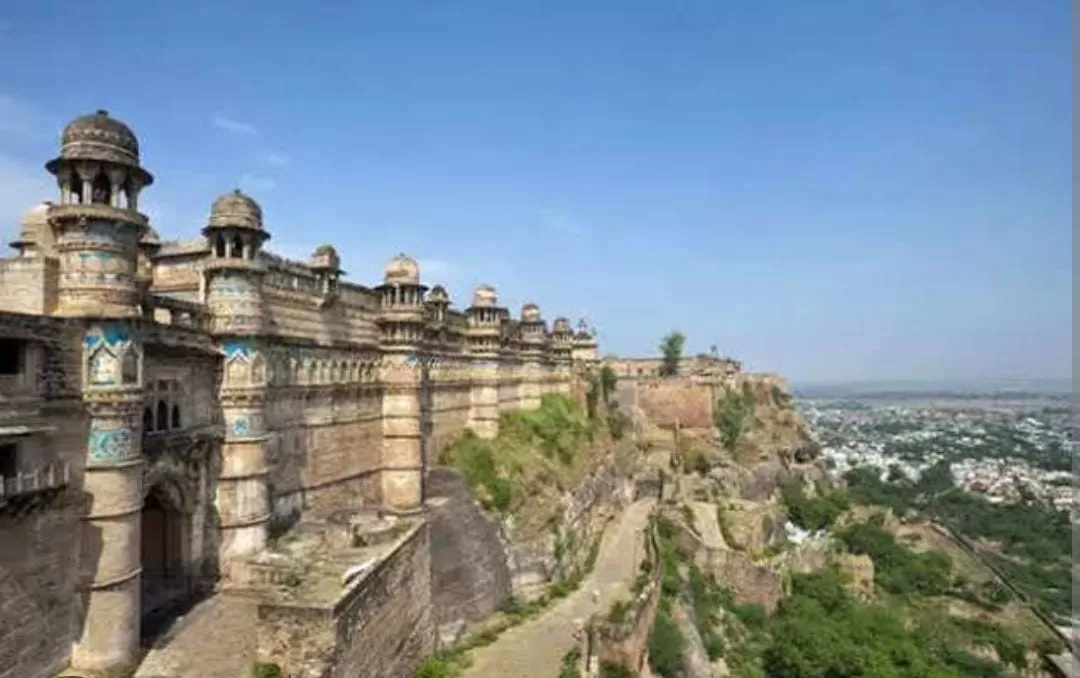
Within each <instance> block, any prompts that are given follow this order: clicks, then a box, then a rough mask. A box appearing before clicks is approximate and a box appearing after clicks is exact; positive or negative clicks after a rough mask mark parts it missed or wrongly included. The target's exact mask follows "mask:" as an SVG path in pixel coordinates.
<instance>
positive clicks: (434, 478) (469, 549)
mask: <svg viewBox="0 0 1080 678" xmlns="http://www.w3.org/2000/svg"><path fill="white" fill-rule="evenodd" d="M428 492H429V493H430V496H431V497H432V498H433V499H432V501H433V505H434V506H435V509H434V510H433V511H432V513H431V522H430V524H431V602H432V606H433V608H434V617H435V623H436V624H437V625H438V626H439V627H440V630H441V632H440V635H442V636H443V637H444V638H446V639H448V640H450V641H452V640H453V639H455V638H457V637H459V636H460V635H461V633H462V632H463V631H464V628H465V627H466V626H467V625H468V624H469V623H471V622H477V621H480V620H481V619H483V618H484V617H486V616H488V615H490V614H491V613H493V612H495V611H496V610H498V609H499V608H500V607H501V606H502V605H503V604H504V603H505V602H506V601H507V600H509V598H510V595H511V593H512V588H511V577H510V569H509V567H508V566H507V554H506V544H505V537H504V535H503V533H502V528H501V526H500V525H499V524H498V523H497V522H496V521H494V520H492V519H490V518H488V516H487V515H486V514H485V513H484V511H483V509H482V508H481V507H480V506H479V505H478V504H477V503H476V502H475V501H474V500H473V498H472V496H471V495H470V494H469V488H468V485H467V483H466V481H465V477H464V476H463V475H462V474H461V472H459V471H457V470H456V469H452V468H447V467H437V468H433V469H431V472H430V473H429V475H428Z"/></svg>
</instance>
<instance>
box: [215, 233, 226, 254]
mask: <svg viewBox="0 0 1080 678" xmlns="http://www.w3.org/2000/svg"><path fill="white" fill-rule="evenodd" d="M214 256H216V257H219V258H224V257H225V237H224V236H221V235H216V236H214Z"/></svg>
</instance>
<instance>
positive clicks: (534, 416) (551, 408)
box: [439, 394, 610, 529]
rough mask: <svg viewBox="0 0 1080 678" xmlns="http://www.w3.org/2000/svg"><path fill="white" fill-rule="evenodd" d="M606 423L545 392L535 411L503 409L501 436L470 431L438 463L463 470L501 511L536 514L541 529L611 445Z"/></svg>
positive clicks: (485, 502) (474, 490) (477, 491)
mask: <svg viewBox="0 0 1080 678" xmlns="http://www.w3.org/2000/svg"><path fill="white" fill-rule="evenodd" d="M601 430H604V431H606V427H604V426H602V425H599V426H598V424H597V422H596V421H594V420H593V419H590V418H589V416H588V414H587V412H586V411H585V410H583V409H582V408H581V407H579V406H578V405H577V404H575V403H574V402H573V401H572V400H571V399H570V398H568V397H567V396H564V395H558V394H548V395H545V396H544V397H543V398H542V400H541V403H540V407H539V408H538V409H536V410H531V411H514V412H504V413H503V414H502V416H501V417H500V420H499V435H498V437H497V438H495V439H494V440H481V439H480V438H478V437H477V436H476V435H475V434H473V433H472V432H466V433H465V434H464V435H463V436H462V437H461V438H459V439H458V440H457V441H455V442H454V443H453V444H451V445H449V446H448V447H447V448H446V450H445V451H444V452H443V454H442V456H441V457H440V460H439V462H440V463H441V464H444V465H448V466H453V467H455V468H457V469H459V470H460V471H461V472H462V473H464V474H465V477H466V479H467V481H468V483H469V488H470V490H471V491H472V493H473V495H474V496H475V497H476V498H477V500H478V501H480V502H481V503H482V504H483V505H484V507H485V508H486V509H488V510H491V511H494V512H497V513H498V514H500V515H503V516H507V515H511V514H513V515H516V516H525V517H536V514H539V513H544V515H543V516H542V519H540V520H539V522H537V523H536V524H535V525H533V527H534V528H536V529H539V528H542V527H543V526H544V525H545V524H546V523H545V521H546V520H548V519H550V518H551V515H549V514H547V513H545V512H544V511H542V510H540V511H538V510H537V509H544V508H547V509H552V510H553V509H554V508H556V505H557V504H558V502H557V501H553V500H554V499H555V498H556V497H557V495H558V494H560V493H561V492H563V491H565V490H566V489H567V488H569V487H571V486H573V485H574V484H575V483H577V482H579V481H580V480H581V479H582V478H583V477H584V476H585V475H586V474H587V473H588V472H589V471H591V470H592V469H593V468H595V466H596V464H597V462H598V461H599V459H600V458H602V457H603V456H604V455H605V454H606V453H607V452H608V451H609V449H610V445H605V444H604V443H605V440H604V437H603V436H600V435H598V433H599V432H601Z"/></svg>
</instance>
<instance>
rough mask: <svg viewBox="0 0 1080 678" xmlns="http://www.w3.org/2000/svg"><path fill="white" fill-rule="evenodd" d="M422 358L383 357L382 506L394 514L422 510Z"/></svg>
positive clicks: (381, 373) (404, 356)
mask: <svg viewBox="0 0 1080 678" xmlns="http://www.w3.org/2000/svg"><path fill="white" fill-rule="evenodd" d="M421 369H422V368H421V364H420V360H419V358H417V357H416V356H412V355H403V354H400V353H388V354H385V355H384V356H383V358H382V366H381V372H380V379H381V381H382V383H383V399H382V421H383V450H382V472H381V474H380V481H381V486H382V487H381V490H382V500H383V504H384V505H385V506H386V507H388V508H391V509H393V510H395V511H404V512H409V511H416V510H419V509H421V508H422V507H423V503H424V496H423V476H424V472H425V469H424V459H423V442H424V441H423V435H424V432H423V431H422V430H421V426H420V386H421V381H420V380H421V377H422V374H421Z"/></svg>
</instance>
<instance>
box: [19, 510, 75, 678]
mask: <svg viewBox="0 0 1080 678" xmlns="http://www.w3.org/2000/svg"><path fill="white" fill-rule="evenodd" d="M81 508H82V507H81V505H80V503H79V502H78V500H77V499H75V500H74V501H72V500H68V501H66V502H64V503H61V504H59V505H57V506H54V507H50V508H48V509H46V510H42V511H38V512H36V513H33V514H30V515H28V516H24V517H21V518H15V519H13V518H11V517H0V544H3V547H2V548H0V677H2V678H46V677H49V678H51V676H54V675H55V674H56V672H57V671H59V670H60V669H62V668H63V667H64V665H65V664H66V663H67V661H68V658H69V657H70V655H71V643H72V641H73V640H74V637H73V627H76V626H78V623H79V622H78V620H77V619H74V614H75V610H76V608H77V604H76V590H77V589H76V585H77V568H78V564H79V544H80V528H81V527H82V522H81V521H80V520H79V514H80V511H81ZM94 550H95V549H94V544H92V543H90V544H88V549H87V553H86V560H87V561H92V560H93V555H94V553H93V552H94Z"/></svg>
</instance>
